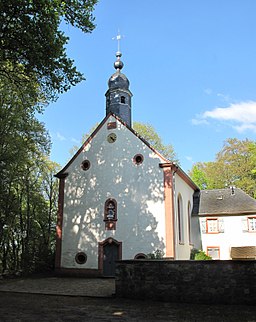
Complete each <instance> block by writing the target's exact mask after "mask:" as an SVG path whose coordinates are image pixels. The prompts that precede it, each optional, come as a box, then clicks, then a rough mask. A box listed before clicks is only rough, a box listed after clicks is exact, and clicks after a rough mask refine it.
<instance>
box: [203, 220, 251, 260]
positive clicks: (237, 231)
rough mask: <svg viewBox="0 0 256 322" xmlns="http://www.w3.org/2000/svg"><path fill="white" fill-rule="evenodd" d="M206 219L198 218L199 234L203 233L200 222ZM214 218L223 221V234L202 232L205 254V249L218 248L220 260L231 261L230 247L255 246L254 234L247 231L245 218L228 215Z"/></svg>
mask: <svg viewBox="0 0 256 322" xmlns="http://www.w3.org/2000/svg"><path fill="white" fill-rule="evenodd" d="M206 218H210V217H203V218H200V224H201V232H202V231H203V229H202V220H205V219H206ZM214 218H221V219H223V232H222V233H217V234H207V233H203V232H202V234H201V236H202V244H203V250H204V251H205V252H207V247H219V248H220V259H222V260H229V259H231V257H230V251H231V247H239V246H256V233H254V232H253V233H251V232H248V230H247V228H248V227H247V216H245V215H244V216H241V215H229V216H216V217H214Z"/></svg>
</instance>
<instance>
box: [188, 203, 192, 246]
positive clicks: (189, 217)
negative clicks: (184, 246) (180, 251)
mask: <svg viewBox="0 0 256 322" xmlns="http://www.w3.org/2000/svg"><path fill="white" fill-rule="evenodd" d="M188 241H189V244H192V240H191V203H190V201H189V202H188Z"/></svg>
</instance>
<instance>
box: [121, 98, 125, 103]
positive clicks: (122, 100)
mask: <svg viewBox="0 0 256 322" xmlns="http://www.w3.org/2000/svg"><path fill="white" fill-rule="evenodd" d="M121 103H122V104H125V97H124V96H121Z"/></svg>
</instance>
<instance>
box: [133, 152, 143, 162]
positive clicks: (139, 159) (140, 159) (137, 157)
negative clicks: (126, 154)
mask: <svg viewBox="0 0 256 322" xmlns="http://www.w3.org/2000/svg"><path fill="white" fill-rule="evenodd" d="M143 160H144V157H143V155H142V154H136V155H135V156H134V157H133V162H134V163H135V164H141V163H142V162H143Z"/></svg>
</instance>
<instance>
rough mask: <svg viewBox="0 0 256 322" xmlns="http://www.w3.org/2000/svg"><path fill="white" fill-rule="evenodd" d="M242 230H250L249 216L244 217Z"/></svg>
mask: <svg viewBox="0 0 256 322" xmlns="http://www.w3.org/2000/svg"><path fill="white" fill-rule="evenodd" d="M242 230H243V232H247V231H248V219H247V218H242Z"/></svg>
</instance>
